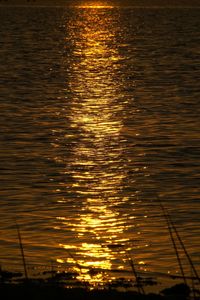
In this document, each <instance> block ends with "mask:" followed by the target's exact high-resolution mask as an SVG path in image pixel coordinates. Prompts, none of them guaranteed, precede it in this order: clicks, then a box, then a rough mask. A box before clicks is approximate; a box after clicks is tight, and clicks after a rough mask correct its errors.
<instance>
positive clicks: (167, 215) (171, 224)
mask: <svg viewBox="0 0 200 300" xmlns="http://www.w3.org/2000/svg"><path fill="white" fill-rule="evenodd" d="M157 199H158V201H159V203H160V206H161V208H162V210H163V213H164V216H165V218H166V220H167V221H168V224H169V225H170V229H173V230H174V233H175V234H176V237H177V239H178V241H179V243H180V245H181V247H182V249H183V251H184V253H185V255H186V257H187V259H188V262H189V264H190V266H191V268H192V271H193V272H194V274H195V276H196V279H198V281H199V283H200V277H199V275H198V273H197V271H196V268H195V266H194V264H193V261H192V259H191V257H190V255H189V253H188V251H187V249H186V247H185V245H184V243H183V241H182V239H181V237H180V234H179V232H178V230H177V228H176V226H175V224H174V222H173V221H172V219H171V217H170V215H169V213H168V211H167V209H166V208H164V206H163V204H162V203H161V200H160V198H159V197H158V196H157ZM166 212H167V213H166ZM168 227H169V226H168ZM184 282H185V280H184Z"/></svg>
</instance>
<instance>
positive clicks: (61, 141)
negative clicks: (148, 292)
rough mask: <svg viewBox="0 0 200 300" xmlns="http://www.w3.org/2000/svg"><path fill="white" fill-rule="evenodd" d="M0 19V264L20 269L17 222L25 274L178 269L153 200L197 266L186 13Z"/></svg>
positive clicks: (34, 13) (199, 109) (113, 10)
mask: <svg viewBox="0 0 200 300" xmlns="http://www.w3.org/2000/svg"><path fill="white" fill-rule="evenodd" d="M0 19H1V21H0V24H1V25H0V130H1V135H0V155H1V160H0V163H1V166H0V168H1V173H0V185H1V208H0V233H1V236H0V245H1V246H0V249H1V250H0V262H1V264H2V265H3V266H4V267H5V268H6V267H7V268H8V267H9V266H12V268H13V266H14V267H16V268H17V267H20V265H21V257H20V251H19V246H18V238H17V232H16V225H15V220H17V222H18V224H19V226H20V230H21V234H22V238H23V243H24V251H25V255H26V261H27V263H28V264H29V273H31V272H32V271H33V267H35V266H38V267H39V268H40V267H41V268H43V267H44V268H48V267H49V266H50V265H51V263H52V262H53V264H54V265H55V266H56V267H57V268H59V267H61V268H62V269H66V270H69V269H71V270H76V269H77V268H78V269H79V271H80V269H81V270H82V271H81V274H80V277H81V278H84V279H88V280H89V281H90V282H92V281H97V282H98V281H99V282H101V281H102V280H103V279H105V278H106V276H108V278H109V277H112V278H113V277H116V276H121V277H122V276H126V277H132V271H131V267H130V266H129V263H128V259H129V258H130V257H132V258H133V259H134V261H135V264H136V268H137V270H141V271H144V272H145V271H146V272H147V273H148V272H155V273H156V272H161V273H164V274H167V273H171V274H179V275H180V271H179V267H178V264H177V261H176V257H175V254H174V250H173V247H172V245H171V241H170V237H169V234H168V230H167V227H166V221H165V219H164V216H163V213H162V211H161V208H160V206H159V204H158V200H157V196H159V197H160V199H161V200H162V203H163V204H164V205H165V207H166V208H167V209H168V210H169V212H170V215H171V217H172V219H173V221H174V222H175V225H176V227H177V229H178V230H179V233H180V235H181V237H182V239H183V241H184V243H185V245H186V247H187V249H188V251H189V253H190V254H191V257H192V259H193V261H194V263H195V265H196V267H197V269H200V260H199V257H200V256H199V254H200V252H199V246H200V244H199V235H200V227H199V219H200V203H199V192H200V182H199V174H200V164H199V162H200V160H199V145H200V144H199V142H200V119H199V113H200V103H199V96H200V89H199V78H200V63H199V55H200V47H199V45H200V32H199V31H200V10H199V9H143V8H140V9H139V8H130V7H129V8H128V9H125V8H117V7H109V8H100V9H99V8H97V7H96V8H95V7H93V8H88V7H70V8H69V7H68V8H58V7H57V8H55V7H54V8H50V7H49V8H45V7H43V8H41V7H40V8H39V7H38V8H36V7H35V8H28V7H23V8H22V7H21V8H19V7H18V8H17V7H12V8H8V7H7V8H6V7H4V8H0ZM181 257H183V261H184V264H185V268H186V269H187V270H190V268H189V267H188V266H187V261H186V259H185V258H184V255H183V254H182V255H181ZM77 266H78V267H77ZM91 269H92V270H93V271H94V270H97V271H101V270H104V271H107V273H105V274H103V273H101V272H99V273H98V272H97V273H94V272H93V276H92V275H91V272H90V271H91ZM109 271H113V272H111V273H110V272H109ZM116 271H118V272H116ZM188 272H189V273H188V274H189V275H190V271H188ZM102 274H103V275H102ZM106 274H107V275H106Z"/></svg>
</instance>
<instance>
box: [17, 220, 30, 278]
mask: <svg viewBox="0 0 200 300" xmlns="http://www.w3.org/2000/svg"><path fill="white" fill-rule="evenodd" d="M15 224H16V228H17V234H18V240H19V246H20V250H21V255H22V261H23V267H24V274H25V279H26V280H28V272H27V268H26V260H25V255H24V248H23V244H22V238H21V233H20V230H19V226H18V224H17V222H16V221H15Z"/></svg>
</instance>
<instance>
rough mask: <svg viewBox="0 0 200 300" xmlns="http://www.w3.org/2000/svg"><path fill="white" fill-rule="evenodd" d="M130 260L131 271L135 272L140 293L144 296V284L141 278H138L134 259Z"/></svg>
mask: <svg viewBox="0 0 200 300" xmlns="http://www.w3.org/2000/svg"><path fill="white" fill-rule="evenodd" d="M127 258H128V261H129V263H130V266H131V269H132V271H133V274H134V276H135V280H136V283H137V288H138V293H139V294H140V293H142V294H143V295H145V291H144V288H143V286H142V282H141V280H140V277H139V276H138V274H137V272H136V269H135V265H134V262H133V259H132V258H129V257H128V256H127Z"/></svg>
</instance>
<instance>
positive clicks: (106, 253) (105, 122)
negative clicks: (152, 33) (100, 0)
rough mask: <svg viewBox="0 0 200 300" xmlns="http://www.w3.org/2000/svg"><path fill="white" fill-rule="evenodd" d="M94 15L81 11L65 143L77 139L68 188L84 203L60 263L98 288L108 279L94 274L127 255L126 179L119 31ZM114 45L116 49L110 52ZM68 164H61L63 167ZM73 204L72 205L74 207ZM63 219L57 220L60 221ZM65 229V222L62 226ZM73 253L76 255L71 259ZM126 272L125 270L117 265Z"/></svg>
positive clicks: (77, 20)
mask: <svg viewBox="0 0 200 300" xmlns="http://www.w3.org/2000/svg"><path fill="white" fill-rule="evenodd" d="M93 8H94V9H93V10H91V11H87V12H84V10H83V11H82V12H80V11H77V18H76V24H72V27H73V28H76V30H78V38H77V39H76V43H75V48H74V53H73V55H74V58H75V60H74V61H75V63H74V64H73V69H72V76H71V81H70V82H69V86H70V91H71V93H72V94H73V102H72V104H71V106H70V112H69V116H67V118H68V120H69V122H70V128H71V132H69V135H68V134H66V135H65V138H66V139H68V138H69V137H71V135H72V136H74V137H75V138H76V142H75V143H74V145H73V150H72V157H71V160H70V169H69V168H67V167H66V170H63V173H68V172H71V177H72V180H71V183H67V182H66V183H61V184H62V185H63V184H65V185H66V188H71V189H72V190H73V191H74V194H75V197H76V199H78V200H80V199H81V201H82V206H81V207H80V212H79V220H78V221H76V222H74V224H73V229H72V231H73V232H74V233H75V239H76V240H75V241H74V245H75V246H74V245H66V244H61V245H60V246H61V247H63V248H64V249H66V250H67V251H68V253H69V257H68V258H67V259H66V260H62V258H59V259H58V260H57V261H58V262H67V263H69V264H72V265H74V270H77V268H78V271H80V270H81V272H80V276H79V279H81V280H87V281H90V283H97V282H98V283H100V282H102V281H103V280H104V276H105V275H104V274H103V273H101V272H97V273H96V274H94V272H93V273H92V275H91V269H92V270H94V269H95V270H98V269H99V270H108V269H111V268H112V261H113V260H115V259H116V257H115V252H113V251H112V247H113V245H115V247H116V250H117V256H118V257H117V259H118V258H119V257H120V254H121V256H122V257H123V256H124V255H125V252H124V249H123V245H122V244H123V241H124V240H126V238H125V236H124V230H125V228H126V226H128V225H126V218H122V217H121V216H120V214H119V212H118V211H117V209H116V207H117V205H118V204H120V203H123V202H126V201H127V200H128V198H126V197H122V196H121V195H120V191H121V189H122V182H123V180H124V179H125V178H126V172H125V169H124V161H123V149H124V146H123V145H124V140H123V138H122V136H121V131H122V130H123V109H124V105H125V104H126V101H125V100H124V98H123V97H121V98H120V95H119V93H120V90H119V85H120V79H119V75H118V71H119V67H118V66H119V62H120V60H121V59H122V58H121V56H120V55H119V53H118V49H117V45H116V46H114V43H113V39H114V38H115V28H114V26H112V22H114V21H115V20H113V16H111V15H110V16H109V15H108V16H107V17H106V18H104V16H103V15H99V14H96V11H95V9H96V8H98V7H95V6H93ZM110 45H112V47H111V46H110ZM65 160H66V159H65V158H63V161H65ZM76 199H74V201H76ZM58 218H59V217H58ZM63 224H66V221H65V220H63ZM72 251H74V252H73V253H74V255H72V254H71V253H72ZM119 269H123V265H119Z"/></svg>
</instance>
